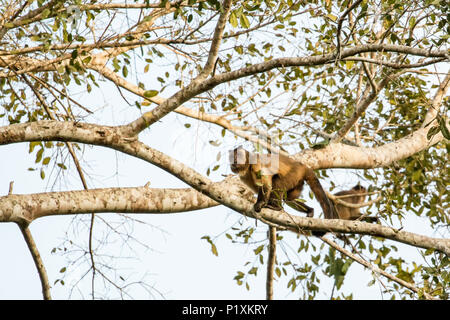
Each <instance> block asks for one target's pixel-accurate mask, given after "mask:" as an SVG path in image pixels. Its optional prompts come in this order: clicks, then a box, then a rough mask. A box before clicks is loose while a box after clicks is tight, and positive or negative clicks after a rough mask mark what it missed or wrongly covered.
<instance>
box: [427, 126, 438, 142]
mask: <svg viewBox="0 0 450 320" xmlns="http://www.w3.org/2000/svg"><path fill="white" fill-rule="evenodd" d="M439 131H440V128H439V126H434V127H432V128H430V130H428V133H427V139H428V140H431V139H432V138H433V137H434V136H435V135H436V134H438V132H439Z"/></svg>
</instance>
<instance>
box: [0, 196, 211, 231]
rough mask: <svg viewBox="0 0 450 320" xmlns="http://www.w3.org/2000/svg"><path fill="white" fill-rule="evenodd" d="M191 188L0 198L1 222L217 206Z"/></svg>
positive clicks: (173, 211) (185, 209)
mask: <svg viewBox="0 0 450 320" xmlns="http://www.w3.org/2000/svg"><path fill="white" fill-rule="evenodd" d="M217 205H218V203H217V202H215V201H213V200H211V199H210V198H208V197H207V196H204V195H202V194H201V193H199V192H197V191H195V190H194V189H152V188H147V187H136V188H106V189H89V190H79V191H62V192H48V193H36V194H30V195H18V194H12V195H8V196H4V197H0V222H17V223H20V224H24V223H25V224H28V223H31V222H32V221H33V220H35V219H38V218H41V217H46V216H53V215H67V214H86V213H102V212H123V213H177V212H186V211H193V210H200V209H205V208H210V207H214V206H217Z"/></svg>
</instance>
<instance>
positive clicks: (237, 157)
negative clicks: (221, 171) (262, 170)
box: [228, 147, 250, 173]
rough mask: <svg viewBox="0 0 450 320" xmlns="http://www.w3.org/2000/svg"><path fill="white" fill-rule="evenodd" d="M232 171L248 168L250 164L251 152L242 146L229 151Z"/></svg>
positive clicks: (236, 171)
mask: <svg viewBox="0 0 450 320" xmlns="http://www.w3.org/2000/svg"><path fill="white" fill-rule="evenodd" d="M228 158H229V160H230V167H231V171H233V172H234V173H240V172H244V171H247V170H248V167H249V165H250V161H249V152H248V151H247V150H245V149H244V148H242V147H237V148H236V149H234V150H230V151H228Z"/></svg>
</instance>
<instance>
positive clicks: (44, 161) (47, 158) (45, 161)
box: [42, 157, 50, 165]
mask: <svg viewBox="0 0 450 320" xmlns="http://www.w3.org/2000/svg"><path fill="white" fill-rule="evenodd" d="M49 162H50V157H45V158H44V160H43V161H42V164H43V165H47V164H49Z"/></svg>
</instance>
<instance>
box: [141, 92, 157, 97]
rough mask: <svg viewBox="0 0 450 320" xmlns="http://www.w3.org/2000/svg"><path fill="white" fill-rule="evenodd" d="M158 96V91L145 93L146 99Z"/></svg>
mask: <svg viewBox="0 0 450 320" xmlns="http://www.w3.org/2000/svg"><path fill="white" fill-rule="evenodd" d="M157 94H158V91H157V90H147V91H145V92H144V97H146V98H151V97H154V96H156V95H157Z"/></svg>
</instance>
